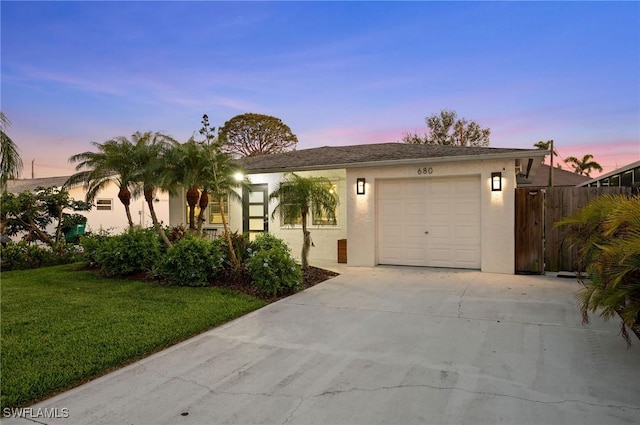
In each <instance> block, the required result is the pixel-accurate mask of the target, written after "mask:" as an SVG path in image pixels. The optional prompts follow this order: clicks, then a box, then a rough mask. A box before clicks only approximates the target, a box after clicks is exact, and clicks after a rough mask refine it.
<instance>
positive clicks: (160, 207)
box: [7, 176, 169, 234]
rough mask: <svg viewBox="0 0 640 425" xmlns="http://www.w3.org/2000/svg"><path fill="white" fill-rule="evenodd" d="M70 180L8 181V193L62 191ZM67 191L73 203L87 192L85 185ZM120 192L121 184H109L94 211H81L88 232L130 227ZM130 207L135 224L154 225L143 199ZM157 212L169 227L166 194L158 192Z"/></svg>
mask: <svg viewBox="0 0 640 425" xmlns="http://www.w3.org/2000/svg"><path fill="white" fill-rule="evenodd" d="M68 178H69V176H62V177H45V178H37V179H20V180H9V182H8V183H7V190H8V191H9V192H11V193H20V192H22V191H25V190H30V191H33V190H35V189H36V188H37V187H39V186H42V187H56V188H61V187H62V186H63V185H64V183H65V182H66V181H67V179H68ZM68 191H69V195H70V196H71V197H72V198H73V199H74V200H77V201H84V200H85V196H86V190H85V188H84V187H83V185H75V186H72V187H70V188H68ZM118 191H119V189H118V185H117V184H116V183H115V182H110V183H108V184H107V185H106V186H105V188H104V189H103V190H101V191H100V192H99V193H98V196H97V197H96V199H95V201H94V202H93V208H92V209H91V211H78V214H82V215H84V216H85V217H87V227H86V231H87V232H97V231H99V230H108V231H110V232H111V233H112V234H117V233H122V232H123V231H125V230H126V229H127V228H128V227H129V224H128V222H127V215H126V213H125V209H124V205H122V202H120V200H119V199H118ZM129 208H130V210H131V217H132V219H133V222H134V224H135V225H138V226H141V227H150V226H151V225H152V224H153V223H152V222H151V216H150V215H149V211H148V210H149V207H148V206H147V203H146V201H145V200H144V197H142V196H140V197H138V198H136V199H132V200H131V205H130V207H129ZM154 209H155V211H156V214H157V216H158V220H160V221H161V222H163V223H165V224H168V223H169V195H168V194H167V193H166V192H158V194H157V195H156V205H155V207H154ZM67 212H71V211H67Z"/></svg>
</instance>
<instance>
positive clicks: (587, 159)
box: [564, 153, 602, 177]
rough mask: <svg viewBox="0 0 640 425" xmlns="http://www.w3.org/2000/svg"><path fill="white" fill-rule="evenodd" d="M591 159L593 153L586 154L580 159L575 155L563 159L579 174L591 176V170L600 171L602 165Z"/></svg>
mask: <svg viewBox="0 0 640 425" xmlns="http://www.w3.org/2000/svg"><path fill="white" fill-rule="evenodd" d="M592 160H593V155H591V154H589V153H588V154H586V155H585V156H583V157H582V159H578V158H576V157H575V156H569V157H567V159H565V160H564V162H566V163H567V164H569V166H571V167H573V171H574V172H575V173H576V174H580V175H581V176H587V177H591V175H590V174H591V171H592V170H597V171H602V166H600V164H598V163H597V162H595V161H592Z"/></svg>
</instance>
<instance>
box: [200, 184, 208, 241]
mask: <svg viewBox="0 0 640 425" xmlns="http://www.w3.org/2000/svg"><path fill="white" fill-rule="evenodd" d="M198 206H199V207H200V213H198V235H201V234H202V225H203V224H204V222H205V217H204V214H205V210H206V209H207V207H208V206H209V194H208V193H207V191H206V189H203V190H202V194H201V195H200V202H199V203H198Z"/></svg>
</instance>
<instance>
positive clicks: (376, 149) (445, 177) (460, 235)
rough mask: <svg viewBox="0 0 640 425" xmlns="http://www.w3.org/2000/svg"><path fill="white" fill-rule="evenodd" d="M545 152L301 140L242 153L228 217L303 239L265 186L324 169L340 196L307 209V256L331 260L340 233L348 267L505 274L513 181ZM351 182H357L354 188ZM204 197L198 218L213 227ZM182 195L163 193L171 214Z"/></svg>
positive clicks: (252, 229) (181, 212)
mask: <svg viewBox="0 0 640 425" xmlns="http://www.w3.org/2000/svg"><path fill="white" fill-rule="evenodd" d="M546 154H547V152H546V151H544V150H539V149H532V150H526V149H502V148H478V147H457V146H437V145H411V144H404V143H384V144H372V145H356V146H335V147H322V148H315V149H305V150H299V151H292V152H287V153H282V154H274V155H263V156H256V157H249V158H244V159H242V160H241V163H242V165H243V166H244V168H245V169H246V171H247V173H248V175H249V179H250V181H251V185H250V191H245V193H242V194H241V193H238V195H240V196H238V198H241V199H242V201H238V200H234V199H231V200H230V203H229V204H230V205H229V211H228V213H229V214H228V215H229V223H230V226H231V229H232V230H234V231H238V232H249V233H250V234H255V233H258V232H261V231H269V232H271V233H273V234H274V235H275V236H277V237H279V238H282V239H284V240H285V241H287V242H288V243H289V245H290V246H291V248H292V251H293V254H294V255H296V256H297V255H299V253H300V251H301V247H302V231H301V230H300V226H299V225H293V226H292V225H286V224H283V223H281V222H280V219H279V217H272V214H273V211H274V208H275V205H276V203H274V202H269V200H268V196H269V194H270V193H271V192H272V191H273V190H275V189H276V188H277V185H278V184H279V182H280V181H282V179H283V177H284V175H285V174H286V173H287V172H296V173H298V174H300V175H303V176H309V175H316V176H323V177H327V178H328V179H329V180H331V181H332V182H333V183H334V185H335V189H336V190H337V193H338V196H339V199H340V205H339V207H338V211H337V214H336V215H337V220H336V223H322V220H321V219H320V220H317V219H316V222H315V223H314V219H313V217H310V218H309V223H308V225H309V229H310V231H311V237H312V240H313V242H314V245H315V247H313V248H312V249H311V253H310V260H311V263H312V264H313V261H314V260H324V261H337V251H338V240H340V239H346V240H347V264H348V265H349V266H375V265H377V264H390V265H411V266H431V267H452V268H469V269H479V270H482V271H485V272H495V273H508V274H513V273H514V259H515V253H514V250H515V240H514V224H515V208H514V198H515V191H514V189H515V188H516V186H517V184H518V182H527V181H531V180H532V178H533V176H534V175H535V172H536V170H537V168H538V167H539V166H540V164H541V163H542V160H543V158H544V156H545V155H546ZM358 189H360V190H358ZM215 208H216V206H215V205H214V206H210V207H209V209H210V211H208V214H207V215H206V216H207V223H205V227H208V228H210V229H218V234H219V232H220V230H219V229H221V227H222V225H221V222H220V220H219V214H216V211H213V209H215ZM186 211H187V209H186V205H185V201H184V194H182V193H181V194H178V196H176V197H172V198H171V199H170V216H171V219H170V223H171V224H172V225H177V224H181V223H182V224H184V223H186V222H187V220H186Z"/></svg>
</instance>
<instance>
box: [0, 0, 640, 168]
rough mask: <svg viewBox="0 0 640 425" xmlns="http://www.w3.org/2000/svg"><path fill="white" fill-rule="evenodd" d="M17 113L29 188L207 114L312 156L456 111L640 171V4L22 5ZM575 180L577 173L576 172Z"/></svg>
mask: <svg viewBox="0 0 640 425" xmlns="http://www.w3.org/2000/svg"><path fill="white" fill-rule="evenodd" d="M0 12H1V25H2V28H1V37H2V38H1V47H2V52H1V72H2V81H1V92H0V100H1V108H2V111H3V112H4V113H5V115H7V117H8V118H9V119H10V120H11V121H12V126H11V127H10V128H9V129H8V134H9V135H10V136H11V137H12V139H13V140H14V141H15V142H16V143H17V144H18V147H19V149H20V153H21V156H22V158H23V160H24V162H25V170H24V172H23V177H27V178H28V177H30V176H31V161H32V160H35V176H36V177H47V176H57V175H67V174H70V173H72V172H73V166H72V165H70V164H69V163H68V161H67V159H68V158H69V156H71V155H73V154H75V153H78V152H82V151H86V150H91V149H92V146H91V145H90V142H92V141H96V142H103V141H105V140H108V139H110V138H112V137H115V136H129V135H131V134H132V133H133V132H135V131H148V130H151V131H161V132H165V133H167V134H170V135H172V136H173V137H175V138H177V139H178V140H181V141H186V140H187V139H188V138H189V137H190V136H191V135H192V134H193V132H194V131H197V130H198V129H199V128H200V119H201V117H202V115H203V114H204V113H206V114H208V115H209V119H210V121H211V123H212V124H213V125H215V126H220V125H222V124H223V123H224V122H225V121H227V120H229V119H231V118H232V117H234V116H235V115H238V114H242V113H245V112H256V113H262V114H268V115H274V116H277V117H279V118H281V119H282V120H283V121H284V122H285V123H286V124H288V125H289V126H290V127H291V129H292V130H293V132H294V133H296V134H297V135H298V138H299V144H298V149H304V148H310V147H317V146H333V145H347V144H364V143H380V142H390V141H398V140H400V139H401V138H402V136H403V135H404V133H405V132H420V133H423V132H424V131H426V125H425V124H424V118H425V117H426V116H428V115H431V114H433V113H437V112H439V111H440V110H441V109H445V108H446V109H453V110H455V111H457V112H458V114H459V115H460V116H462V117H465V118H467V119H469V120H474V121H476V122H478V123H479V124H480V125H482V126H484V127H490V128H491V146H492V147H514V148H532V145H533V144H534V143H535V142H537V141H539V140H548V139H554V141H555V144H556V147H557V149H558V151H559V153H560V155H561V157H567V156H570V155H572V156H579V157H581V156H582V155H584V154H586V153H590V154H593V155H594V156H595V160H596V161H598V162H599V163H600V164H602V166H603V167H604V172H608V171H611V170H613V169H615V168H616V166H623V165H625V164H628V163H630V162H633V161H637V160H639V159H640V3H638V2H207V1H197V2H169V1H167V2H147V1H141V2H88V1H87V2H53V1H51V2H14V1H5V0H3V1H2V2H1V3H0ZM565 168H566V167H565Z"/></svg>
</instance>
